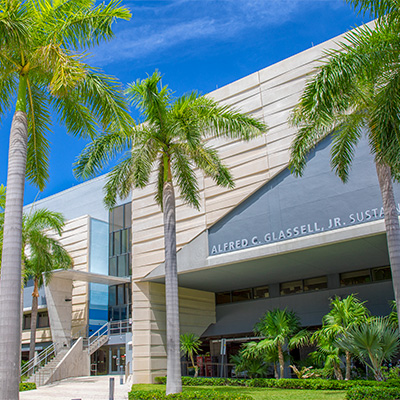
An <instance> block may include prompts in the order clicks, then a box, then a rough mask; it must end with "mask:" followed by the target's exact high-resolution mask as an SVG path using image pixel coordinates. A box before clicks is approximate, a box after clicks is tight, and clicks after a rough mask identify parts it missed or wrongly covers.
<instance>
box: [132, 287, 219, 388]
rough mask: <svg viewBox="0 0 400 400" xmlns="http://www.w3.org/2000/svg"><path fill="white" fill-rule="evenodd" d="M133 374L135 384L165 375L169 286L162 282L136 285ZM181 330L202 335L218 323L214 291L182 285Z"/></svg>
mask: <svg viewBox="0 0 400 400" xmlns="http://www.w3.org/2000/svg"><path fill="white" fill-rule="evenodd" d="M132 289H133V290H132V373H133V383H154V378H155V377H156V376H165V374H166V367H167V354H166V334H165V325H166V321H165V286H164V285H163V284H160V283H148V282H146V283H135V282H134V283H133V284H132ZM179 316H180V329H181V333H195V334H196V335H201V334H202V333H203V332H204V331H205V330H206V329H207V328H208V326H209V325H210V324H212V323H215V320H216V315H215V295H214V293H212V292H205V291H201V290H193V289H185V288H179Z"/></svg>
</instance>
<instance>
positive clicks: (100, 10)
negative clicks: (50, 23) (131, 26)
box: [51, 0, 132, 50]
mask: <svg viewBox="0 0 400 400" xmlns="http://www.w3.org/2000/svg"><path fill="white" fill-rule="evenodd" d="M80 3H81V4H80V7H77V6H75V7H74V8H71V7H57V8H54V10H53V15H51V18H52V19H53V20H54V21H56V22H58V21H60V20H62V21H63V24H62V26H59V24H57V25H58V29H57V30H54V31H53V32H52V34H53V37H52V38H51V40H52V41H53V42H55V43H62V44H63V45H64V46H67V47H69V48H71V49H74V50H80V49H85V48H91V47H93V46H96V45H98V44H100V42H102V41H108V40H110V39H111V38H112V37H113V36H114V33H113V30H112V24H113V22H114V21H115V20H116V19H123V20H127V21H128V20H129V19H130V18H131V16H132V14H131V13H130V11H129V10H128V9H127V8H126V7H123V6H121V1H120V0H111V1H110V2H109V3H108V4H105V3H102V4H99V5H98V6H97V7H94V8H93V5H94V2H92V1H90V2H88V1H86V2H82V1H81V2H80ZM64 4H65V3H64Z"/></svg>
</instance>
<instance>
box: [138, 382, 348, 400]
mask: <svg viewBox="0 0 400 400" xmlns="http://www.w3.org/2000/svg"><path fill="white" fill-rule="evenodd" d="M132 389H133V390H165V385H133V386H132ZM202 389H204V390H215V391H221V392H231V393H232V392H233V393H237V394H246V395H249V396H252V397H253V398H254V400H267V399H268V400H288V399H293V400H344V399H345V395H346V392H345V391H343V390H298V389H276V388H246V387H229V386H184V387H183V391H191V390H202Z"/></svg>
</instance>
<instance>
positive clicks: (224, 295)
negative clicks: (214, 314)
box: [215, 292, 231, 304]
mask: <svg viewBox="0 0 400 400" xmlns="http://www.w3.org/2000/svg"><path fill="white" fill-rule="evenodd" d="M215 300H216V303H217V304H224V303H230V302H231V292H221V293H217V294H216V296H215Z"/></svg>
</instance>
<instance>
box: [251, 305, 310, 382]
mask: <svg viewBox="0 0 400 400" xmlns="http://www.w3.org/2000/svg"><path fill="white" fill-rule="evenodd" d="M254 330H255V332H256V333H257V334H258V335H260V336H265V339H263V340H261V341H260V342H258V343H257V347H258V348H259V349H260V350H261V351H262V350H264V349H265V350H268V349H270V348H276V349H277V351H278V360H279V370H280V374H279V377H280V378H284V368H285V353H286V352H287V350H286V349H292V348H295V347H298V346H301V345H303V344H305V343H307V340H308V337H309V334H308V332H307V331H306V330H302V329H301V326H300V320H299V318H298V316H297V315H296V313H295V312H294V311H288V310H286V308H285V309H284V310H280V309H278V308H276V309H274V310H271V311H267V312H266V313H265V314H264V316H263V317H262V318H261V320H260V322H258V323H257V324H256V326H255V329H254Z"/></svg>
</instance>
